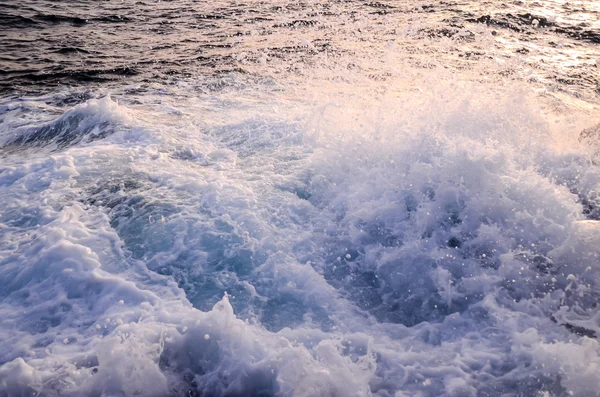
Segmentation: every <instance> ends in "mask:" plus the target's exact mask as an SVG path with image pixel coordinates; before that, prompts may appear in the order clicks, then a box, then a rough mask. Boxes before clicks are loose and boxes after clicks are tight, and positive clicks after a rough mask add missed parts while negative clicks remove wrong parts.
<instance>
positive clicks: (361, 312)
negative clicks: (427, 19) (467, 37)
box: [0, 77, 600, 396]
mask: <svg viewBox="0 0 600 397" xmlns="http://www.w3.org/2000/svg"><path fill="white" fill-rule="evenodd" d="M418 83H419V84H421V83H422V85H421V87H420V96H419V98H415V97H413V94H411V91H410V90H407V91H406V92H404V93H403V94H401V96H399V97H392V96H391V95H390V96H388V97H384V98H383V99H380V100H378V101H375V100H372V99H371V98H368V96H369V95H371V93H370V92H368V91H367V92H363V94H364V95H365V96H366V97H367V98H365V99H364V103H367V104H370V105H366V106H363V103H362V102H357V101H356V99H355V98H356V97H355V96H351V97H344V95H340V96H337V97H336V99H335V100H331V99H329V100H323V99H319V98H318V97H316V99H315V97H313V100H312V102H311V103H310V104H306V103H303V102H302V101H300V100H296V99H290V98H287V97H285V95H283V94H282V95H281V96H280V97H279V98H278V99H277V102H278V103H277V104H276V105H275V104H273V102H272V100H269V99H264V98H262V99H260V100H257V98H256V96H253V95H248V94H247V93H237V94H234V95H232V97H229V94H228V93H224V94H223V97H222V98H220V99H221V100H219V101H216V100H215V98H214V97H210V96H208V95H206V96H200V97H194V96H191V95H190V96H188V97H186V99H185V100H182V99H181V97H178V99H177V100H178V101H180V102H178V104H177V111H176V112H174V111H173V106H174V105H173V104H170V103H167V102H168V95H166V96H165V97H166V99H164V101H163V102H162V104H161V105H153V104H155V103H157V102H156V101H154V98H152V96H150V95H149V96H148V97H146V98H144V97H142V98H141V99H140V98H136V103H134V102H133V101H132V103H131V104H129V105H127V102H128V98H126V97H125V96H121V103H125V104H126V105H119V104H117V102H116V101H115V100H112V99H110V98H108V97H105V98H103V99H91V100H89V101H88V102H86V103H84V104H82V105H79V106H77V107H75V108H73V109H71V110H67V111H66V112H64V114H63V115H56V109H47V108H45V107H44V106H41V105H36V102H35V99H32V100H31V101H30V103H31V104H32V105H31V107H30V108H35V109H38V111H36V112H35V113H34V112H33V111H31V110H28V109H25V108H23V107H18V106H16V105H14V106H12V107H10V106H9V108H11V109H12V110H10V111H7V112H9V113H10V117H9V116H6V114H8V113H4V114H5V116H4V117H5V118H4V119H3V120H4V123H3V125H2V126H0V135H1V136H2V137H3V142H5V146H4V147H3V149H2V150H3V153H2V154H1V155H2V165H1V166H0V167H1V168H0V202H1V203H2V204H3V206H2V208H1V209H0V232H1V235H0V236H1V237H0V285H1V286H2V288H1V289H0V297H1V303H0V316H1V317H2V322H1V324H0V395H3V396H13V395H26V394H36V393H37V394H39V395H43V396H57V395H72V396H79V395H97V396H123V395H126V396H130V395H144V396H153V395H156V396H163V395H169V394H172V395H182V394H184V393H189V395H203V396H248V395H255V396H258V395H294V396H315V395H323V396H368V395H378V396H392V395H393V396H440V395H445V396H469V395H473V396H475V395H490V396H492V395H543V393H549V394H550V395H568V394H572V395H577V396H593V395H595V393H597V390H598V389H599V388H600V384H599V383H600V375H598V371H597V368H598V365H600V346H598V342H597V339H596V335H598V333H599V332H600V324H599V323H598V321H599V319H600V317H599V314H598V308H597V299H598V296H599V292H600V291H599V288H600V286H599V284H598V280H600V278H599V272H600V268H599V267H598V255H599V254H600V252H599V248H598V247H600V241H598V240H599V239H600V233H599V232H600V230H599V229H600V226H598V221H597V220H595V217H594V214H595V212H594V211H595V208H596V203H597V200H598V196H597V192H598V189H599V186H598V184H599V183H600V182H599V181H600V179H599V178H598V176H599V174H598V169H597V166H596V165H595V163H594V161H592V160H593V149H591V148H589V147H587V146H585V145H581V144H580V143H578V142H577V140H576V139H574V137H575V136H576V135H577V132H578V131H575V130H569V129H565V128H562V127H561V125H560V124H557V126H552V125H551V124H550V123H549V120H548V119H547V118H546V116H544V115H543V114H542V110H541V109H540V105H539V104H538V103H537V102H536V100H533V99H531V98H528V97H527V96H526V95H524V94H523V95H520V96H519V98H518V101H516V100H515V91H513V90H511V89H509V88H507V89H502V88H497V87H496V88H494V89H493V90H494V91H493V92H491V91H490V90H492V88H491V87H485V86H484V87H480V88H477V87H476V86H474V85H469V84H464V85H462V86H460V85H459V86H458V87H457V83H456V82H452V83H448V82H447V81H446V80H444V79H442V78H439V77H436V78H435V79H432V80H431V83H428V81H427V80H422V81H420V82H418ZM317 91H318V89H317V88H315V92H317ZM413 92H414V91H413ZM163 94H164V93H163ZM163 94H161V95H163ZM119 95H120V94H119V93H116V94H114V97H115V98H117V97H119ZM394 95H396V93H395V94H394ZM456 95H458V96H459V97H458V98H455V96H456ZM163 96H164V95H163ZM451 96H452V97H453V98H452V100H449V98H450V97H451ZM144 100H145V101H146V102H144ZM140 102H141V103H140ZM274 106H277V110H278V111H277V113H276V114H275V113H273V112H272V111H271V110H272V109H273V108H274ZM40 108H41V109H42V110H39V109H40ZM19 109H20V110H19ZM11 112H12V113H11ZM73 115H77V120H78V121H77V123H76V124H73V123H69V122H65V120H70V119H71V118H72V116H73ZM28 117H32V118H35V119H36V123H37V124H36V125H38V124H39V125H44V126H52V128H51V129H52V131H54V132H55V133H56V134H55V136H57V137H61V136H67V135H68V136H77V139H72V140H69V141H68V143H69V144H68V145H56V144H55V143H56V141H52V140H50V141H44V142H41V141H36V140H35V139H31V140H27V139H22V140H21V141H19V142H20V143H19V145H18V146H19V147H18V148H15V145H13V144H10V142H16V141H15V139H18V136H21V134H23V136H25V135H26V136H30V137H32V138H34V137H35V133H32V132H31V131H32V129H31V128H29V127H27V126H26V124H27V123H23V120H28V119H27V118H28ZM24 125H25V126H24ZM98 126H100V127H98ZM36 128H37V127H36ZM99 128H101V131H102V133H101V134H98V131H100V130H99ZM32 134H33V135H32ZM15 135H16V136H15ZM48 142H50V144H48ZM32 148H37V149H35V153H34V152H32ZM16 149H18V150H16ZM24 151H25V152H24ZM23 153H26V155H24V154H23Z"/></svg>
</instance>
